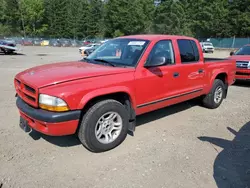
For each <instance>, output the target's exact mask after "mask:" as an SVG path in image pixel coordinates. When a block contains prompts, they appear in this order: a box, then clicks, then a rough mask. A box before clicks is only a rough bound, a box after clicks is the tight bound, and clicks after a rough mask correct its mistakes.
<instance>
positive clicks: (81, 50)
mask: <svg viewBox="0 0 250 188" xmlns="http://www.w3.org/2000/svg"><path fill="white" fill-rule="evenodd" d="M97 45H98V46H99V45H100V44H98V43H92V44H88V45H87V46H82V47H80V48H79V53H80V54H82V55H83V54H84V50H86V49H91V48H94V47H95V46H97Z"/></svg>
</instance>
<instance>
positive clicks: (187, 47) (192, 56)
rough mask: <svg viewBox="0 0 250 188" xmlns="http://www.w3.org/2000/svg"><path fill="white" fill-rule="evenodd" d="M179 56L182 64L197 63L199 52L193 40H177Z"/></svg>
mask: <svg viewBox="0 0 250 188" xmlns="http://www.w3.org/2000/svg"><path fill="white" fill-rule="evenodd" d="M177 43H178V47H179V50H180V55H181V62H182V63H195V62H197V61H199V59H200V56H199V50H198V47H197V45H196V43H195V41H193V40H187V39H179V40H177Z"/></svg>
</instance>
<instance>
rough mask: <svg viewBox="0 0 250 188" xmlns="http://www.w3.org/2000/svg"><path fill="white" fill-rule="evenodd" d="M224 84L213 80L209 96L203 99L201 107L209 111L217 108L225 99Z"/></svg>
mask: <svg viewBox="0 0 250 188" xmlns="http://www.w3.org/2000/svg"><path fill="white" fill-rule="evenodd" d="M225 91H226V88H225V84H224V83H223V81H222V80H219V79H215V81H214V83H213V87H212V89H211V91H210V93H209V94H207V95H206V96H205V97H204V98H203V101H202V102H203V105H204V106H205V107H207V108H210V109H215V108H218V107H219V106H220V105H221V103H222V101H223V99H224V97H225Z"/></svg>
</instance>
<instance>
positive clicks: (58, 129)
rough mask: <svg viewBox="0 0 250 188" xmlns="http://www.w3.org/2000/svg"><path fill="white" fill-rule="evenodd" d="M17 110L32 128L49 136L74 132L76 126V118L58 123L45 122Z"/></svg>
mask: <svg viewBox="0 0 250 188" xmlns="http://www.w3.org/2000/svg"><path fill="white" fill-rule="evenodd" d="M19 112H20V115H21V116H22V117H23V118H24V119H25V120H27V121H28V124H29V126H30V127H31V128H32V129H34V130H36V131H38V132H41V133H43V134H46V135H50V136H65V135H71V134H74V133H75V132H76V129H77V126H78V120H72V121H66V122H60V123H47V122H42V121H38V120H35V119H33V118H31V117H28V116H27V115H26V114H24V113H23V112H22V111H20V110H19Z"/></svg>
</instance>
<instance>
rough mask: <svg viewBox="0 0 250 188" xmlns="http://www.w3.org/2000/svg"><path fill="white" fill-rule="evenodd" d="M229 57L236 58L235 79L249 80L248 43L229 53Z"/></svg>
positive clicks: (249, 55)
mask: <svg viewBox="0 0 250 188" xmlns="http://www.w3.org/2000/svg"><path fill="white" fill-rule="evenodd" d="M230 55H231V57H230V58H229V59H235V60H236V66H237V68H236V75H235V78H236V80H250V44H247V45H245V46H243V47H241V48H240V49H238V50H237V51H236V52H231V53H230Z"/></svg>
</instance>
